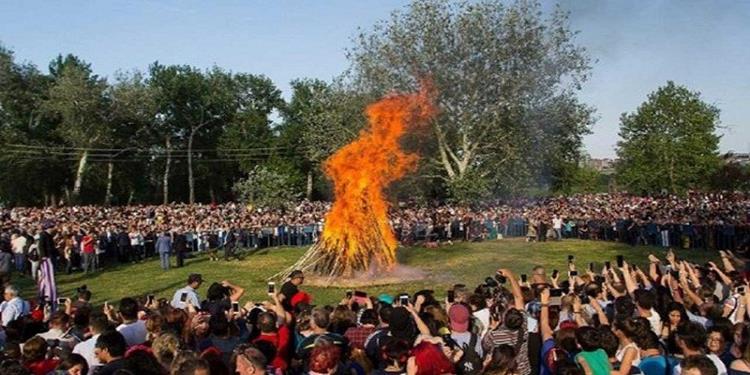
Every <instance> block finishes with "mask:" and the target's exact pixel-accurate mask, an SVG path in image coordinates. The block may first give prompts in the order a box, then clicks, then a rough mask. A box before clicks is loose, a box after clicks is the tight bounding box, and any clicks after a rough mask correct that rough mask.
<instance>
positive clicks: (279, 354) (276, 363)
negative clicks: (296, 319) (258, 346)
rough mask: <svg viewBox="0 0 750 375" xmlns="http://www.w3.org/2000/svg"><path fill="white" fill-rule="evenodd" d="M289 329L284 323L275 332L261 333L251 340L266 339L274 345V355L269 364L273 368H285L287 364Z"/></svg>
mask: <svg viewBox="0 0 750 375" xmlns="http://www.w3.org/2000/svg"><path fill="white" fill-rule="evenodd" d="M290 336H291V334H290V331H289V328H288V327H287V326H286V325H282V326H281V327H279V330H278V332H277V333H276V334H273V333H261V334H260V336H258V337H257V338H256V339H255V340H253V342H257V341H261V340H262V341H267V342H270V343H271V344H273V346H275V347H276V357H274V359H273V361H271V365H272V366H273V367H275V368H278V369H282V370H286V369H287V367H288V366H289V340H290Z"/></svg>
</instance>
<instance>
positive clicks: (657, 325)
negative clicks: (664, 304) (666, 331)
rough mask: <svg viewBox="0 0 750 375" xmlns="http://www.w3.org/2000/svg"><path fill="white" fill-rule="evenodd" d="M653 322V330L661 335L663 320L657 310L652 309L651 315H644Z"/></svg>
mask: <svg viewBox="0 0 750 375" xmlns="http://www.w3.org/2000/svg"><path fill="white" fill-rule="evenodd" d="M644 318H646V319H647V320H648V322H649V323H651V330H652V331H653V332H654V333H655V334H656V335H657V336H659V335H661V327H662V321H661V317H660V316H659V314H658V313H657V312H656V310H654V309H651V316H644Z"/></svg>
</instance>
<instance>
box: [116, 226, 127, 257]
mask: <svg viewBox="0 0 750 375" xmlns="http://www.w3.org/2000/svg"><path fill="white" fill-rule="evenodd" d="M117 258H118V260H119V261H120V263H127V262H128V261H129V260H130V236H128V232H126V231H125V228H121V229H120V233H118V234H117Z"/></svg>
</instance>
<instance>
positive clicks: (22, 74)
mask: <svg viewBox="0 0 750 375" xmlns="http://www.w3.org/2000/svg"><path fill="white" fill-rule="evenodd" d="M52 83H53V80H52V78H51V77H49V76H46V75H44V74H42V73H41V72H40V71H39V70H38V69H37V68H36V66H34V65H32V64H28V63H23V64H21V63H17V62H16V61H15V59H14V56H13V52H12V51H11V50H9V49H6V48H4V47H2V45H0V138H2V140H3V143H5V145H4V150H3V152H2V153H1V154H0V201H2V202H4V203H10V204H26V205H28V204H40V203H43V204H49V203H54V202H56V196H57V195H58V194H59V193H60V186H64V185H66V184H67V183H68V182H69V181H68V177H69V174H68V173H67V168H66V162H65V161H64V160H61V159H63V157H61V156H59V155H53V154H45V153H44V152H43V150H44V149H46V148H47V147H49V146H59V145H60V143H61V139H60V138H59V137H58V134H57V132H56V130H55V129H56V127H57V125H58V121H56V119H54V118H51V117H50V116H48V114H47V113H46V112H45V111H43V110H42V109H41V108H42V103H43V102H44V101H45V100H46V99H47V93H48V90H49V87H50V86H51V84H52Z"/></svg>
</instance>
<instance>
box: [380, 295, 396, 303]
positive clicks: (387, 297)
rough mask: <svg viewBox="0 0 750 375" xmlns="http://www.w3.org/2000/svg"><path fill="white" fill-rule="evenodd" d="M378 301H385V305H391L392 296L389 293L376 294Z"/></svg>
mask: <svg viewBox="0 0 750 375" xmlns="http://www.w3.org/2000/svg"><path fill="white" fill-rule="evenodd" d="M378 301H380V302H382V303H385V304H386V305H392V304H393V296H392V295H390V294H385V293H383V294H381V295H379V296H378Z"/></svg>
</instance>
